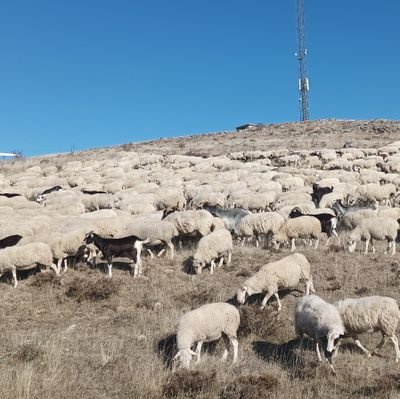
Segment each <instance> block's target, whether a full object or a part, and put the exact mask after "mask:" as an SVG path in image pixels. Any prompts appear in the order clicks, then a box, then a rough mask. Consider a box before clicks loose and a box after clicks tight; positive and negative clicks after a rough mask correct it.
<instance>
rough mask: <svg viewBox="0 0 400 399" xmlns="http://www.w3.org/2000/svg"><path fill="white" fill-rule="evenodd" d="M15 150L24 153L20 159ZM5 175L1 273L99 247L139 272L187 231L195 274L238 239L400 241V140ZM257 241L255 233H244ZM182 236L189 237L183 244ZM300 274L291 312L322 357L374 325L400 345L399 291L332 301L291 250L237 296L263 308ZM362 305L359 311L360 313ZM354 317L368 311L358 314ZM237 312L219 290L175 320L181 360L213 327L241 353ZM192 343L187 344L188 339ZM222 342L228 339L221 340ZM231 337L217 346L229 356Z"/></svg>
mask: <svg viewBox="0 0 400 399" xmlns="http://www.w3.org/2000/svg"><path fill="white" fill-rule="evenodd" d="M21 162H23V161H21ZM4 170H8V172H7V173H6V172H3V174H0V214H1V215H2V218H1V221H0V275H2V274H4V273H5V272H11V273H12V276H13V281H14V286H15V287H16V286H17V284H18V281H17V272H18V270H25V269H30V268H36V267H39V268H40V269H41V271H46V269H48V268H52V269H53V270H54V271H55V273H57V274H60V273H61V272H65V271H66V270H67V269H68V265H69V264H71V262H75V261H76V260H77V259H81V260H85V261H87V262H90V263H91V264H92V265H95V264H96V263H97V258H98V257H100V256H102V257H103V258H104V259H105V260H106V262H107V265H108V276H109V277H110V278H111V277H112V263H113V259H114V258H116V257H123V258H125V259H126V258H128V259H129V263H130V264H131V265H132V274H133V275H134V276H135V277H136V276H140V275H141V274H142V269H143V267H142V266H143V263H144V262H145V256H150V257H154V255H155V254H156V256H157V257H160V256H161V255H162V254H163V253H164V252H166V253H167V254H168V256H169V257H170V258H171V259H172V258H174V254H175V251H176V250H180V249H182V247H183V246H184V245H187V242H188V241H189V242H191V243H192V246H194V248H195V249H193V251H192V256H191V265H192V268H193V270H194V272H195V273H197V274H200V273H201V272H202V270H203V269H204V268H209V270H210V273H213V272H214V270H215V268H216V267H221V266H222V265H223V264H224V263H225V264H226V265H229V264H230V263H231V257H232V251H233V248H234V245H242V246H243V245H245V244H246V243H247V245H256V246H259V245H261V244H263V245H264V246H265V247H267V248H274V249H275V250H278V251H279V250H281V249H282V247H283V246H290V250H291V251H295V250H296V245H307V246H308V245H311V244H313V246H314V248H315V250H318V245H319V242H320V240H321V239H323V238H324V237H325V236H326V237H327V240H326V244H325V245H327V244H328V243H329V242H330V241H331V239H335V240H336V241H337V244H338V245H342V246H343V249H344V250H348V251H350V252H353V251H354V250H355V249H356V245H357V243H359V242H361V241H364V242H365V253H368V250H369V248H370V246H371V248H372V252H375V246H374V244H375V242H376V241H386V242H387V249H386V252H389V251H390V252H391V254H392V255H394V254H395V252H396V239H397V235H398V230H399V222H398V220H399V219H400V207H399V205H400V197H399V194H400V191H399V190H398V188H399V187H400V177H399V174H398V173H399V171H400V142H394V143H391V144H390V145H387V146H385V147H381V148H377V149H375V148H364V149H356V148H342V149H340V150H333V149H323V150H319V151H296V152H294V153H293V152H289V151H288V150H286V149H283V150H275V151H247V152H236V153H230V154H227V155H224V156H216V157H209V158H203V157H195V156H185V155H166V156H163V155H155V154H140V153H135V152H126V151H119V152H115V153H114V154H113V156H112V157H109V158H108V159H96V160H93V159H90V160H87V161H69V162H68V161H66V162H65V163H63V164H62V165H59V166H56V165H51V163H50V162H49V161H48V160H42V161H40V160H37V162H36V164H35V165H33V166H31V167H29V168H27V169H25V170H22V171H20V172H18V173H15V172H14V171H15V169H12V168H9V169H6V168H4ZM253 240H254V241H255V243H254V244H251V241H253ZM192 246H189V248H192ZM299 282H304V283H305V291H306V295H305V296H304V297H302V298H301V299H299V301H298V303H297V305H296V308H295V311H294V324H295V329H296V332H297V334H298V335H299V336H302V335H303V334H306V335H308V336H310V337H311V338H314V339H315V340H316V349H317V355H318V358H319V359H320V360H321V359H322V357H321V355H320V350H319V347H320V345H321V343H323V347H324V348H323V349H324V352H325V356H326V359H327V360H328V361H329V362H330V364H331V367H332V370H333V366H332V358H333V357H334V356H335V354H336V352H337V348H338V346H339V343H340V338H341V337H342V336H344V335H347V336H351V337H353V338H354V340H355V343H356V345H358V346H359V347H360V348H361V349H362V350H363V351H364V352H365V353H366V354H368V355H369V356H370V355H371V354H370V353H369V352H368V350H367V349H366V348H364V347H363V346H362V345H361V343H360V341H359V340H358V338H357V334H360V333H363V332H367V331H369V330H371V329H372V330H373V331H381V333H382V336H383V338H382V341H381V343H380V344H379V345H378V347H377V349H376V350H379V349H380V347H381V346H382V345H383V343H384V342H385V338H386V337H389V338H390V339H391V340H392V341H393V344H394V346H395V350H396V361H398V359H399V358H400V352H399V348H398V342H397V338H396V335H395V329H396V327H397V324H398V320H399V310H398V306H397V303H396V302H395V301H394V300H393V299H391V298H385V297H368V298H360V299H357V300H356V299H354V300H351V299H346V300H344V301H340V302H338V303H336V304H334V305H331V304H328V303H327V302H325V301H323V300H322V299H321V298H319V297H317V296H315V295H309V294H310V292H314V291H315V289H314V285H313V279H312V275H311V271H310V264H309V262H308V261H307V259H306V258H305V257H304V255H302V254H299V253H293V254H292V255H290V256H287V257H283V258H282V259H281V260H279V261H277V262H273V263H268V264H266V265H264V266H263V267H261V269H260V270H259V271H258V272H257V273H256V274H255V275H254V276H252V277H251V278H250V279H248V280H246V281H245V282H244V283H243V284H242V286H241V287H240V288H239V290H238V292H237V296H236V297H237V301H238V302H239V303H244V302H245V300H246V297H247V296H250V295H253V294H256V293H264V294H265V297H264V299H263V301H262V308H264V307H265V305H266V304H267V301H268V300H269V298H271V297H272V296H274V297H275V298H276V300H277V303H278V310H280V308H281V302H280V299H279V295H278V291H279V290H280V289H281V288H287V287H294V286H297V285H298V284H299ZM360 315H362V317H361V316H360ZM360 320H363V322H361V321H360ZM239 324H240V317H239V312H238V310H237V309H236V307H234V306H233V305H230V304H227V303H216V304H207V305H204V306H202V307H201V308H199V309H196V310H193V311H191V312H189V313H187V314H185V315H184V316H183V317H182V318H181V320H180V322H179V326H178V333H177V341H178V353H177V354H176V356H175V359H176V361H177V363H178V364H181V365H183V366H188V365H189V363H190V359H191V357H192V356H196V357H197V361H199V360H200V351H201V345H202V342H205V341H210V340H215V339H217V338H219V337H220V336H221V335H222V336H224V337H225V338H226V339H227V343H229V342H230V343H231V344H232V346H233V349H234V354H233V359H234V361H236V360H237V359H238V341H237V338H236V332H237V328H238V326H239ZM195 343H197V349H196V352H194V351H193V350H192V346H193V344H195ZM227 348H228V346H227ZM227 354H228V351H227V349H226V350H225V351H224V355H223V358H224V359H225V358H226V357H227Z"/></svg>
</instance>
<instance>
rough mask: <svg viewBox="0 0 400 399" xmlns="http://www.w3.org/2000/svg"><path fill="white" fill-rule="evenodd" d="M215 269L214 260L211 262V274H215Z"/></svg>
mask: <svg viewBox="0 0 400 399" xmlns="http://www.w3.org/2000/svg"><path fill="white" fill-rule="evenodd" d="M214 269H215V262H214V259H213V260H212V261H211V263H210V274H213V273H214Z"/></svg>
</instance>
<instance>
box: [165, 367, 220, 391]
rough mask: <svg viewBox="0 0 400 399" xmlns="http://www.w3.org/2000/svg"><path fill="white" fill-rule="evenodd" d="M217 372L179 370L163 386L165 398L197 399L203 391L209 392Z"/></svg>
mask: <svg viewBox="0 0 400 399" xmlns="http://www.w3.org/2000/svg"><path fill="white" fill-rule="evenodd" d="M215 376H216V372H215V371H196V370H179V371H177V372H176V373H174V374H173V375H172V377H171V378H170V379H169V381H168V382H167V383H166V384H164V386H163V396H164V397H165V398H175V397H177V396H178V395H182V397H184V398H197V397H199V395H200V394H201V392H202V391H205V390H209V389H210V387H211V386H212V385H213V383H214V381H215Z"/></svg>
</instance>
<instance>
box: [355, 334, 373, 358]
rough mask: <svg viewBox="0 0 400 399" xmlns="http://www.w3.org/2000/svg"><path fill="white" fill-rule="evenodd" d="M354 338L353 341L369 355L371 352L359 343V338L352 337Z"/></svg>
mask: <svg viewBox="0 0 400 399" xmlns="http://www.w3.org/2000/svg"><path fill="white" fill-rule="evenodd" d="M353 339H354V343H355V344H356V345H357V346H358V347H359V348H360V349H361V350H362V351H363V352H364V353H365V354H366V355H367V356H368V357H371V356H372V355H371V352H370V351H369V350H368V349H367V348H366V347H365V346H363V345H362V344H361V342H360V340H359V339H358V337H353Z"/></svg>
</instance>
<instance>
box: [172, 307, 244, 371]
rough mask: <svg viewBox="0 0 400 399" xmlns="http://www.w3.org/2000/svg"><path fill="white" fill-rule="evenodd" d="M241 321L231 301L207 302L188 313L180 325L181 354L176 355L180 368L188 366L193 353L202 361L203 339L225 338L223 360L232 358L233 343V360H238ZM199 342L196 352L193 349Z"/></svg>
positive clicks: (179, 343) (175, 359)
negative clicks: (230, 351)
mask: <svg viewBox="0 0 400 399" xmlns="http://www.w3.org/2000/svg"><path fill="white" fill-rule="evenodd" d="M239 324H240V315H239V311H238V310H237V309H236V308H235V307H234V306H233V305H230V304H229V303H223V302H217V303H209V304H206V305H203V306H201V307H199V308H197V309H195V310H191V311H190V312H187V313H185V314H184V315H183V316H182V317H181V319H180V320H179V324H178V331H177V334H176V341H177V345H178V353H177V354H176V355H175V357H174V361H177V366H178V367H184V368H188V367H189V365H190V361H191V359H192V356H197V359H196V363H198V362H199V361H200V353H201V346H202V345H203V342H211V341H215V340H217V339H219V338H220V337H221V336H223V337H224V340H225V344H226V348H225V350H224V353H223V355H222V361H225V360H226V359H227V357H228V347H229V342H230V343H231V344H232V347H233V363H236V362H237V359H238V347H239V344H238V341H237V339H236V337H237V330H238V328H239ZM196 342H197V347H196V352H194V351H193V350H192V349H191V348H192V346H193V345H194V344H195V343H196Z"/></svg>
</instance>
